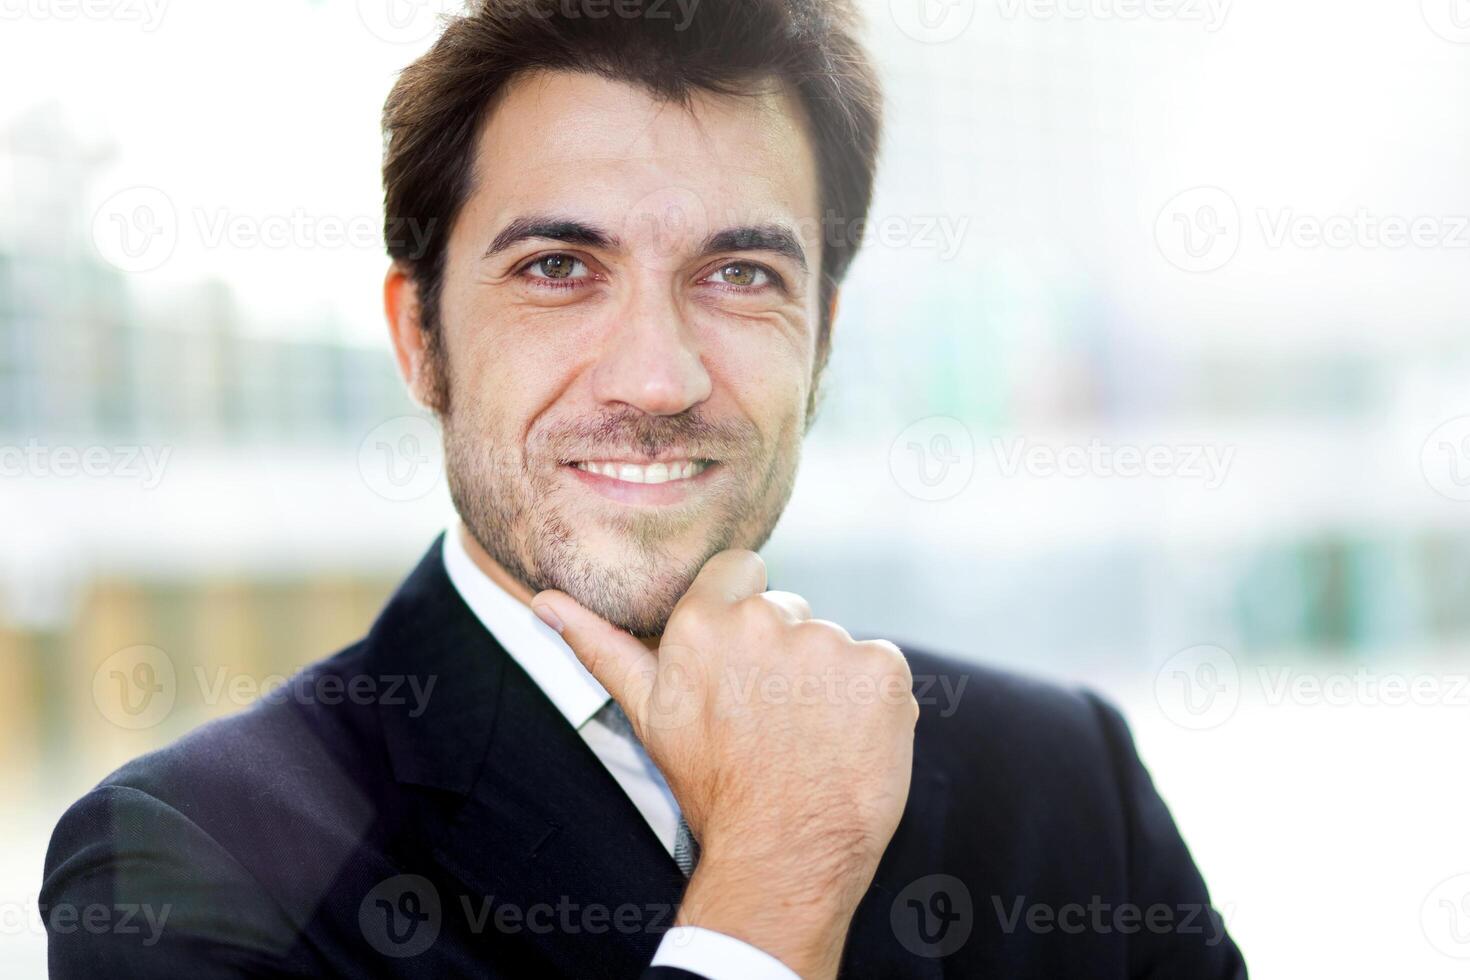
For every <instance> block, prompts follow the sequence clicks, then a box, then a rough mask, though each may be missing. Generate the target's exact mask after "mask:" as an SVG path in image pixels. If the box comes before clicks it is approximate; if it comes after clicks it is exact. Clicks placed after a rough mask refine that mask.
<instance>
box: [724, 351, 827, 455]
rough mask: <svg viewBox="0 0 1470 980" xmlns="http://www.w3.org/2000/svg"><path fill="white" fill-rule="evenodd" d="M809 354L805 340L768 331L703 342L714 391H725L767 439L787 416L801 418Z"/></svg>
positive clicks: (803, 410)
mask: <svg viewBox="0 0 1470 980" xmlns="http://www.w3.org/2000/svg"><path fill="white" fill-rule="evenodd" d="M763 331H768V332H764V333H763ZM812 351H813V347H812V344H811V338H810V337H809V336H804V337H800V338H797V337H793V336H791V335H790V334H788V333H786V332H784V331H781V330H779V329H778V328H776V327H774V326H773V327H770V328H767V327H766V326H764V325H753V326H743V327H742V328H741V329H740V330H737V331H721V332H720V333H718V334H717V335H716V336H715V337H714V338H713V339H711V340H708V341H707V342H706V345H705V365H706V368H707V369H708V370H709V372H710V374H711V375H712V377H713V378H714V380H715V385H716V389H717V390H719V389H723V390H725V391H727V392H729V394H730V395H731V396H732V397H733V398H734V400H735V401H736V403H737V404H738V405H739V406H740V408H741V410H742V411H743V412H744V414H745V415H747V416H748V417H749V418H750V419H751V421H753V422H755V423H756V424H757V425H758V426H759V427H760V428H761V431H762V432H763V433H765V434H766V436H767V437H768V438H769V437H771V436H773V435H774V434H775V430H776V429H777V428H779V427H780V426H781V425H783V424H784V422H785V420H786V419H787V418H788V417H789V416H791V415H792V413H803V414H804V413H805V409H806V398H807V390H808V388H809V387H810V384H811V370H812Z"/></svg>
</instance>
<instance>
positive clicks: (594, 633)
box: [531, 589, 658, 731]
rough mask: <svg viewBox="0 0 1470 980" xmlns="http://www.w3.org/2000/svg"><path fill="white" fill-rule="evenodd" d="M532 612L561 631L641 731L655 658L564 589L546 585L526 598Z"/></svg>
mask: <svg viewBox="0 0 1470 980" xmlns="http://www.w3.org/2000/svg"><path fill="white" fill-rule="evenodd" d="M531 611H532V612H534V613H535V614H536V616H537V617H538V618H539V619H540V620H541V621H542V622H543V623H545V624H546V625H547V626H550V627H551V628H552V629H554V630H556V631H557V632H558V633H560V634H561V638H562V639H563V640H565V641H566V644H567V646H569V647H571V648H572V652H573V653H575V654H576V655H577V659H578V660H580V661H582V666H583V667H586V668H587V672H588V673H590V674H591V675H592V676H593V677H595V678H597V682H598V683H599V684H601V685H602V686H603V687H605V688H607V693H609V694H611V695H612V696H613V698H614V699H615V700H616V701H617V702H618V704H620V705H622V707H623V711H624V712H625V713H626V714H627V715H628V717H629V718H630V719H632V721H633V724H634V725H635V726H636V730H638V731H642V730H643V729H642V721H643V711H644V706H645V705H646V704H647V703H648V699H649V697H650V696H651V695H652V693H653V682H654V678H655V677H656V676H657V673H658V658H657V657H656V656H654V654H652V653H651V652H649V650H648V648H647V647H645V646H644V645H643V644H642V643H639V642H638V641H637V640H636V639H634V638H633V634H631V633H628V632H626V631H624V630H620V629H618V628H617V627H616V626H614V625H612V624H611V623H609V622H608V621H607V620H605V619H603V618H602V617H601V616H599V615H597V614H596V613H594V612H590V611H588V610H587V609H584V608H583V607H582V604H581V603H579V602H578V601H577V600H576V599H573V598H572V597H571V596H569V595H567V594H566V593H565V592H560V591H557V590H556V589H547V590H546V591H544V592H538V593H537V594H536V595H534V596H532V597H531Z"/></svg>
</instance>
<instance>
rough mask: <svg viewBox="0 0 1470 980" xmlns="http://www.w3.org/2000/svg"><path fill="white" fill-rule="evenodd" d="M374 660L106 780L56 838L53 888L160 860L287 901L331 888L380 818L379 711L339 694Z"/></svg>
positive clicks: (311, 679) (352, 659) (299, 679)
mask: <svg viewBox="0 0 1470 980" xmlns="http://www.w3.org/2000/svg"><path fill="white" fill-rule="evenodd" d="M363 654H364V646H363V644H362V643H359V644H355V645H354V646H351V647H348V648H347V649H345V650H343V651H341V652H340V653H338V654H336V655H335V656H332V657H330V658H328V659H325V660H323V661H320V662H318V663H316V664H313V665H311V666H309V667H307V668H304V669H303V670H302V671H300V672H299V673H297V674H296V675H294V676H293V677H291V678H290V679H289V680H288V681H287V682H286V683H285V684H284V685H283V686H282V687H281V688H279V689H277V690H276V691H273V692H271V693H270V694H268V695H266V696H263V697H262V699H261V700H260V701H258V702H257V703H256V704H254V705H252V706H251V707H250V708H247V709H245V710H244V711H241V712H239V713H237V714H234V715H231V716H229V717H226V718H221V719H219V720H216V721H212V722H209V723H207V724H205V725H202V726H200V727H199V728H196V729H194V730H193V731H191V732H189V733H188V734H187V735H185V736H183V737H182V738H180V739H178V740H177V741H175V742H173V743H172V744H170V745H168V746H166V747H164V748H161V749H159V750H157V751H154V752H151V753H148V754H147V755H144V756H140V757H139V758H137V759H134V760H133V761H131V762H129V763H127V764H126V765H124V766H122V767H121V768H120V769H118V770H116V771H115V772H113V773H112V774H111V775H109V776H107V777H106V778H105V779H103V780H102V782H100V783H99V784H98V785H97V786H96V787H94V788H93V789H92V790H91V791H89V792H88V793H86V794H85V795H84V796H83V797H82V798H81V799H79V800H77V801H76V802H75V803H74V804H72V805H71V807H70V808H69V809H68V810H67V811H66V813H65V814H64V815H63V816H62V818H61V820H60V821H59V822H58V824H57V826H56V829H55V830H54V831H53V834H52V839H51V844H50V848H49V849H48V852H47V855H46V879H47V885H48V888H49V889H50V890H51V891H53V892H57V891H60V890H61V889H62V886H63V884H64V883H65V882H66V881H67V880H68V879H71V878H74V877H76V876H78V875H87V874H92V873H99V872H100V873H106V874H115V873H117V871H118V869H122V868H126V867H128V866H130V864H136V863H138V862H140V861H142V862H148V861H155V860H157V861H161V862H163V863H164V864H165V865H167V866H175V865H177V866H179V867H181V868H182V867H183V866H184V865H186V864H188V863H190V862H194V863H196V864H199V865H203V866H216V867H221V866H228V867H229V869H230V870H231V871H232V872H233V873H236V874H238V875H239V877H240V878H241V880H249V881H251V882H252V883H253V884H254V885H256V886H258V887H260V888H261V889H262V890H263V892H264V893H266V894H270V895H272V896H273V897H274V898H276V899H277V900H280V901H282V902H283V904H285V905H287V906H289V905H291V904H293V902H292V895H291V893H292V892H295V891H300V890H302V889H303V888H305V889H306V890H307V891H308V892H309V891H313V890H315V889H316V888H319V887H320V886H321V885H322V883H323V882H325V881H329V880H331V879H332V878H333V877H335V875H336V874H337V873H339V871H340V868H341V865H342V864H343V863H344V862H346V861H347V860H349V859H350V857H351V856H352V855H353V853H354V852H355V851H356V850H357V849H358V848H359V847H360V846H361V844H362V842H363V839H364V836H365V835H366V834H367V833H368V830H369V828H370V827H372V826H373V825H374V824H375V823H377V822H378V821H379V820H380V818H381V812H380V806H379V805H378V801H377V799H376V797H377V794H376V793H375V790H374V787H375V786H376V785H377V784H379V783H381V780H382V776H381V774H380V772H379V771H378V770H380V769H381V768H382V767H383V766H384V765H385V763H384V762H383V761H382V753H375V752H373V751H372V750H371V746H372V743H373V740H374V738H375V735H374V732H375V725H376V721H375V718H374V715H373V711H372V709H371V706H370V705H363V704H357V703H354V702H353V700H352V699H351V698H350V697H348V696H347V695H346V694H345V693H339V692H345V690H346V688H345V687H344V686H343V685H345V684H346V683H348V682H350V680H351V678H352V677H354V676H358V675H359V673H360V671H361V670H362V657H363ZM309 897H310V896H309V895H302V896H301V898H302V899H303V900H304V899H306V898H309Z"/></svg>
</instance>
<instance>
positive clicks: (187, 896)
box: [42, 0, 1245, 978]
mask: <svg viewBox="0 0 1470 980" xmlns="http://www.w3.org/2000/svg"><path fill="white" fill-rule="evenodd" d="M662 8H663V5H662V4H660V3H656V2H652V0H650V2H648V3H643V2H628V3H622V4H616V5H614V6H613V7H612V8H611V9H610V10H609V9H607V8H600V9H601V10H602V13H603V14H604V16H598V17H592V16H589V14H591V13H592V10H591V8H590V7H589V8H587V9H582V8H581V7H577V6H575V5H571V4H565V3H562V2H560V0H515V2H512V0H501V2H494V3H490V4H487V5H485V6H483V7H481V8H480V9H478V10H476V11H474V12H473V13H471V14H470V15H468V16H466V17H464V18H461V19H459V20H456V21H454V22H452V23H451V24H450V25H449V26H448V27H447V29H446V31H445V33H444V35H443V37H442V38H441V39H440V40H439V41H438V43H437V44H436V45H435V47H434V48H433V49H432V50H431V51H430V52H429V53H428V54H427V55H425V56H424V57H423V58H421V59H420V60H419V61H418V62H416V63H415V64H414V65H412V66H410V67H409V68H408V69H407V70H406V71H405V72H404V73H403V75H402V77H401V79H400V80H399V82H398V84H397V86H396V87H395V88H394V90H393V93H392V94H391V96H390V97H389V100H388V104H387V107H386V111H385V130H386V135H387V137H388V139H387V144H386V155H385V161H384V180H385V186H386V205H387V215H388V219H387V223H386V226H387V237H388V243H389V251H390V254H391V255H392V257H393V259H394V262H393V266H392V269H391V270H390V272H389V274H388V277H387V282H386V288H385V305H386V309H387V314H388V320H389V325H390V330H391V335H392V340H393V345H394V349H395V352H396V355H397V359H398V363H399V366H400V368H401V370H402V372H403V375H404V377H405V379H406V381H407V383H408V385H409V387H410V389H411V391H412V392H413V394H414V395H415V397H416V398H418V399H419V400H420V401H421V402H422V403H423V404H425V405H426V406H428V407H430V408H432V409H433V411H434V412H435V413H436V414H437V415H438V417H439V418H440V420H441V422H442V426H443V432H444V442H445V450H446V452H445V457H446V468H447V472H448V479H449V485H450V488H451V494H452V497H453V500H454V503H455V506H456V509H457V510H458V512H459V515H460V518H461V520H462V524H460V525H457V526H456V527H454V528H452V529H451V530H450V532H449V533H448V534H447V535H446V536H445V537H444V538H443V539H441V541H438V542H436V543H435V544H434V546H433V547H432V548H431V549H430V551H429V553H428V554H427V555H426V556H425V557H424V559H423V560H422V562H421V563H420V565H419V567H418V568H417V569H416V570H415V571H414V572H413V573H412V574H411V575H410V576H409V577H408V579H407V581H406V582H405V583H404V584H403V586H402V587H401V588H400V590H399V591H398V593H397V594H396V595H395V596H394V598H393V599H392V601H391V602H390V603H389V604H388V606H387V607H386V608H385V610H384V611H383V612H382V614H381V615H380V617H379V618H378V620H377V621H376V622H375V623H374V625H373V627H372V629H371V631H370V632H369V634H368V636H367V637H366V638H365V639H364V640H362V641H361V642H359V643H358V644H356V645H354V646H352V647H350V648H348V649H347V650H344V651H342V652H341V653H339V654H337V655H336V656H334V657H332V658H330V659H328V660H325V661H322V662H321V663H318V664H316V665H314V666H312V667H309V668H307V669H306V670H305V671H304V672H303V673H302V674H300V675H298V677H296V678H294V679H293V681H292V682H291V684H290V685H289V686H288V688H287V692H288V694H289V695H295V694H299V695H300V696H287V697H284V698H278V699H273V700H272V702H271V703H267V704H261V705H258V706H257V707H255V708H253V709H251V710H249V711H246V712H243V713H241V714H239V715H236V716H234V717H232V718H229V719H226V720H223V721H221V722H216V723H214V724H211V725H208V726H205V727H204V728H202V729H200V730H199V731H197V732H195V733H193V734H191V735H190V736H188V737H186V738H185V739H183V740H181V741H180V742H179V743H177V744H175V745H173V746H171V747H169V748H166V749H164V750H162V751H161V752H157V753H154V754H152V755H149V756H146V757H144V758H142V759H140V760H137V761H135V762H133V763H132V764H130V765H128V766H125V767H124V768H123V769H121V770H119V771H118V772H117V773H115V774H114V775H113V776H111V777H109V778H108V779H107V780H106V781H104V782H103V783H102V784H101V785H100V786H99V787H97V788H96V789H94V790H93V791H92V792H91V793H89V794H88V795H87V796H86V797H84V798H83V799H82V800H81V801H79V802H78V803H77V804H75V805H74V806H73V807H72V808H71V809H70V810H69V811H68V813H67V814H66V816H65V817H64V818H63V819H62V821H61V823H60V825H59V826H58V828H57V830H56V833H55V836H54V838H53V841H52V845H51V849H50V852H49V854H48V856H47V867H46V880H45V884H44V887H43V891H42V902H43V905H44V907H45V908H46V909H47V910H53V911H54V910H57V909H67V908H85V907H87V906H88V905H93V904H102V905H105V906H108V907H118V906H127V907H134V908H141V909H144V910H147V911H149V912H151V913H152V914H153V916H154V918H155V919H157V920H158V921H159V922H160V928H159V929H158V930H157V933H156V934H154V935H152V936H151V938H152V940H153V941H152V942H148V941H146V940H147V939H148V938H149V935H148V934H146V933H145V934H143V935H142V936H141V937H140V935H138V934H123V933H121V931H120V930H111V931H100V930H91V931H89V930H85V929H70V930H67V929H62V928H58V927H57V926H56V925H55V924H54V922H55V916H49V917H48V922H49V923H52V925H51V964H52V969H53V972H54V973H55V974H57V975H60V976H92V975H100V976H127V975H137V976H187V977H191V978H203V977H224V976H242V975H293V976H295V975H300V976H308V975H333V976H364V977H366V976H374V977H376V976H424V977H439V976H460V975H466V976H468V975H474V976H485V975H490V976H543V975H561V976H577V977H583V976H596V977H601V976H606V977H630V976H636V975H639V974H642V975H644V976H648V977H654V976H674V975H684V976H708V977H715V978H723V977H731V978H735V977H739V978H747V977H791V976H792V975H793V974H794V975H799V976H802V977H831V976H834V975H836V974H837V973H838V972H839V971H840V972H841V973H842V974H843V975H847V976H874V977H899V976H913V977H937V976H940V975H950V976H977V977H1048V978H1050V977H1066V976H1075V977H1089V978H1091V977H1125V976H1126V977H1157V978H1175V977H1189V978H1226V977H1231V978H1233V977H1243V976H1244V975H1245V970H1244V966H1243V964H1242V962H1241V959H1240V957H1239V954H1238V953H1237V951H1236V949H1235V946H1234V945H1233V944H1232V943H1231V941H1230V940H1229V938H1228V937H1226V936H1225V934H1224V932H1223V929H1222V928H1221V924H1220V920H1219V917H1218V915H1216V914H1215V913H1214V912H1213V910H1212V909H1211V908H1210V906H1209V899H1208V896H1207V894H1206V891H1205V887H1204V884H1203V882H1202V881H1201V879H1200V877H1199V875H1198V873H1197V872H1196V870H1195V868H1194V865H1193V863H1192V862H1191V860H1190V857H1189V855H1188V853H1187V851H1186V850H1185V847H1184V845H1183V843H1182V842H1181V840H1180V838H1179V835H1178V833H1177V832H1176V830H1175V828H1174V826H1173V823H1172V821H1171V820H1170V817H1169V815H1168V813H1167V811H1166V810H1165V808H1164V806H1163V804H1162V803H1161V801H1160V799H1159V797H1158V796H1157V794H1156V793H1155V792H1154V790H1153V788H1152V786H1151V784H1150V782H1149V778H1148V776H1147V774H1146V773H1145V771H1144V770H1143V768H1142V766H1141V764H1140V762H1139V761H1138V758H1137V756H1136V754H1135V753H1134V750H1133V748H1132V744H1131V741H1130V738H1129V736H1128V733H1127V729H1126V728H1125V726H1124V723H1123V721H1122V720H1121V718H1120V717H1119V716H1118V715H1117V713H1116V712H1115V711H1113V710H1112V709H1111V708H1110V707H1108V706H1107V705H1105V704H1104V703H1102V702H1101V701H1099V700H1098V699H1096V698H1095V697H1093V696H1091V695H1089V694H1087V693H1082V692H1075V691H1070V690H1064V689H1060V688H1053V687H1049V686H1046V685H1042V684H1039V683H1036V682H1032V681H1028V680H1025V679H1022V678H1018V677H1013V676H1009V675H1006V674H1002V673H999V672H994V671H990V670H983V669H977V668H971V667H962V666H960V665H958V664H956V663H951V662H949V661H945V660H941V659H938V658H935V657H932V656H930V655H927V654H922V653H919V652H917V651H914V650H908V651H905V653H906V656H905V653H900V651H899V650H898V648H897V647H895V646H894V645H893V644H892V643H889V642H887V641H884V640H869V641H862V642H859V641H855V640H853V639H852V638H851V637H850V636H849V635H848V634H847V632H846V631H845V630H843V629H842V628H841V627H840V626H838V625H836V624H834V623H830V622H826V621H823V620H820V619H815V618H813V616H812V611H811V610H810V609H809V608H808V606H807V604H806V602H805V601H804V600H802V599H801V598H800V597H799V596H796V595H793V594H790V593H783V592H776V591H769V590H767V588H766V586H767V582H766V577H765V570H764V567H763V565H762V563H761V561H760V559H759V558H758V557H757V556H756V555H755V553H754V551H755V549H758V548H759V547H760V546H761V545H762V544H763V543H764V542H765V540H766V538H767V537H768V535H769V534H770V532H771V530H772V528H773V527H774V525H775V523H776V520H777V518H778V516H779V514H780V512H781V510H782V508H783V507H784V505H785V503H786V501H787V498H788V496H789V494H790V491H791V486H792V481H793V478H794V474H795V471H796V466H797V459H798V455H799V449H800V441H801V438H802V435H803V434H804V433H805V431H806V429H807V427H808V425H809V424H810V421H811V413H812V410H813V407H814V405H815V402H816V391H817V383H818V379H819V376H820V373H821V368H822V365H823V363H824V362H825V359H826V356H827V351H828V349H829V345H830V342H831V329H832V323H833V319H834V317H835V313H836V308H837V286H838V283H839V282H840V281H841V280H842V277H843V275H844V273H845V272H846V269H847V266H848V263H849V262H850V260H851V258H852V254H853V250H854V242H855V241H856V236H855V235H854V234H853V233H852V232H853V229H854V228H856V227H858V226H859V225H860V223H861V222H862V220H863V219H864V217H865V216H866V213H867V209H868V202H869V198H870V195H871V188H872V178H873V168H874V159H875V156H876V147H877V144H878V119H879V112H878V104H879V103H878V94H877V88H876V85H875V84H874V82H873V78H872V72H871V69H870V67H869V65H868V61H867V59H866V56H865V55H864V53H863V51H862V49H861V48H860V46H859V45H858V43H857V42H856V41H855V40H854V34H853V30H854V27H853V23H852V17H851V14H850V11H848V10H847V8H846V7H845V6H843V5H842V4H841V3H839V2H835V0H800V2H795V3H791V2H785V0H703V2H701V3H700V4H699V5H698V6H697V7H696V8H694V10H693V12H692V15H691V16H689V17H688V18H687V20H683V21H681V20H679V19H677V18H674V17H672V16H664V17H660V16H659V13H660V10H661V9H662ZM407 227H414V228H417V229H418V230H420V231H424V230H427V232H428V234H427V236H426V237H423V236H410V235H405V234H403V230H404V229H405V228H407ZM410 240H412V241H420V240H422V241H424V245H423V247H422V249H421V250H420V251H417V252H412V253H411V252H410V251H409V249H408V245H407V244H406V243H407V242H408V241H410ZM405 678H406V679H407V681H408V683H407V684H400V685H396V686H390V685H389V684H388V680H389V679H398V680H399V681H403V680H404V679H405ZM353 685H358V687H359V689H360V690H363V691H370V692H373V693H374V694H376V695H380V696H375V697H371V698H335V699H327V698H322V697H312V696H310V695H311V693H312V692H320V691H322V690H324V689H325V688H327V687H328V686H330V687H331V689H333V690H336V691H350V690H352V689H353ZM921 686H922V687H923V689H924V690H925V691H926V692H927V691H929V690H936V691H945V692H949V693H950V694H952V695H953V697H951V698H949V699H948V701H947V702H940V703H936V702H935V699H933V698H931V697H925V698H924V701H925V702H926V706H925V707H923V708H921V707H920V705H919V703H918V702H919V698H916V696H915V691H916V690H917V689H918V688H919V687H921ZM390 690H396V691H404V690H414V691H419V692H421V693H422V694H423V697H421V698H417V699H407V698H404V697H403V696H401V694H400V696H397V697H393V696H389V693H388V692H389V691H390Z"/></svg>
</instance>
